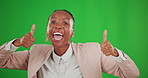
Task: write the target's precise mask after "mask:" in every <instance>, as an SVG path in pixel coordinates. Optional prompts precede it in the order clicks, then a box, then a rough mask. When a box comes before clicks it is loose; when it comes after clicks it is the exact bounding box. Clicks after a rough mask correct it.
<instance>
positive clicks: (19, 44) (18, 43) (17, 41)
mask: <svg viewBox="0 0 148 78" xmlns="http://www.w3.org/2000/svg"><path fill="white" fill-rule="evenodd" d="M12 44H13V45H14V46H16V47H20V46H21V43H20V38H18V39H16V40H15V41H13V43H12Z"/></svg>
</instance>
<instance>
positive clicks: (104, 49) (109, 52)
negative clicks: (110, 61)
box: [100, 30, 119, 57]
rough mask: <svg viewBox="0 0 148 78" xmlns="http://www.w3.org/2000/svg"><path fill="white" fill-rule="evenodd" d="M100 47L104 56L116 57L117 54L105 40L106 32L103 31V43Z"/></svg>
mask: <svg viewBox="0 0 148 78" xmlns="http://www.w3.org/2000/svg"><path fill="white" fill-rule="evenodd" d="M100 47H101V51H102V52H103V53H104V54H105V55H106V56H109V55H112V56H115V57H118V56H119V54H118V52H117V50H116V49H115V48H114V47H113V46H112V44H111V43H110V42H109V41H108V40H107V30H104V33H103V42H102V44H101V45H100Z"/></svg>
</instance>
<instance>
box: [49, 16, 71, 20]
mask: <svg viewBox="0 0 148 78" xmlns="http://www.w3.org/2000/svg"><path fill="white" fill-rule="evenodd" d="M51 19H57V17H51ZM62 19H65V20H68V21H69V20H70V19H69V18H62Z"/></svg>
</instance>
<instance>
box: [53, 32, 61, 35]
mask: <svg viewBox="0 0 148 78" xmlns="http://www.w3.org/2000/svg"><path fill="white" fill-rule="evenodd" d="M53 34H54V35H56V34H59V35H63V34H61V33H59V32H57V33H53Z"/></svg>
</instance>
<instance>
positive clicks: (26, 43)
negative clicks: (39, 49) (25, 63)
mask: <svg viewBox="0 0 148 78" xmlns="http://www.w3.org/2000/svg"><path fill="white" fill-rule="evenodd" d="M34 31H35V24H33V25H32V28H31V31H30V32H29V33H27V34H26V35H24V36H23V37H21V38H18V39H16V40H15V41H14V43H13V45H14V46H16V47H19V46H23V47H25V48H28V47H30V46H31V45H32V44H33V43H34V41H35V38H34V37H33V34H34Z"/></svg>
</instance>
